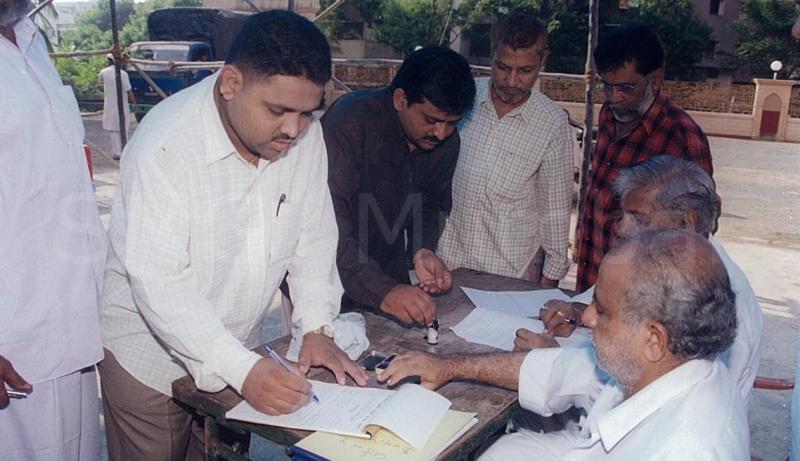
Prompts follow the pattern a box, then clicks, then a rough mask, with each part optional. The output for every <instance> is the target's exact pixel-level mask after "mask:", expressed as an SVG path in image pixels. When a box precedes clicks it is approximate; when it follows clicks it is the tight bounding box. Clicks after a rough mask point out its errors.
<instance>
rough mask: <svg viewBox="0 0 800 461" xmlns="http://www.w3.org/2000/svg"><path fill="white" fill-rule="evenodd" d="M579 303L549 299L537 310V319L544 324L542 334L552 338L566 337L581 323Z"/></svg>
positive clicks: (581, 311)
mask: <svg viewBox="0 0 800 461" xmlns="http://www.w3.org/2000/svg"><path fill="white" fill-rule="evenodd" d="M576 305H578V306H581V304H580V303H569V302H566V301H560V300H557V299H551V300H550V301H547V302H546V303H545V304H544V307H542V308H541V309H539V318H540V319H541V320H542V322H543V323H544V333H545V334H548V335H552V336H561V337H567V336H569V335H571V334H572V332H573V331H575V328H577V327H578V325H580V323H581V315H582V314H583V309H581V308H579V307H578V306H576Z"/></svg>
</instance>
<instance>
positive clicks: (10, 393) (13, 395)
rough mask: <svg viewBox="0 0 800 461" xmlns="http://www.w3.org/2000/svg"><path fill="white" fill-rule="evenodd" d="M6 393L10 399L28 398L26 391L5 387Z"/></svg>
mask: <svg viewBox="0 0 800 461" xmlns="http://www.w3.org/2000/svg"><path fill="white" fill-rule="evenodd" d="M6 394H8V396H9V397H11V398H12V399H26V398H28V393H27V392H19V391H12V390H11V389H6Z"/></svg>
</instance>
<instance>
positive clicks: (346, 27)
mask: <svg viewBox="0 0 800 461" xmlns="http://www.w3.org/2000/svg"><path fill="white" fill-rule="evenodd" d="M335 1H336V0H321V1H320V12H322V11H325V9H326V8H328V7H329V6H331V5H332V4H333V3H334V2H335ZM383 3H384V0H347V1H345V2H344V3H342V4H340V5H339V6H338V7H337V8H336V10H334V11H333V12H332V13H331V14H330V15H329V16H327V17H326V18H325V19H323V20H322V21H321V22H317V23H316V25H317V26H318V27H319V28H320V30H322V32H323V33H324V34H325V35H326V36H327V37H328V40H330V41H331V42H332V43H333V44H335V43H336V41H337V40H342V39H359V38H362V29H363V26H364V25H366V26H367V27H373V26H374V25H375V23H376V22H377V21H379V20H380V18H381V11H382V10H383Z"/></svg>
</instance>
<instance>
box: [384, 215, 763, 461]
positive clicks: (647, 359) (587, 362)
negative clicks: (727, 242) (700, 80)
mask: <svg viewBox="0 0 800 461" xmlns="http://www.w3.org/2000/svg"><path fill="white" fill-rule="evenodd" d="M596 288H597V289H596V290H595V293H594V298H593V301H592V304H590V305H589V307H588V308H587V309H586V310H585V311H584V313H583V322H584V323H585V324H586V326H588V327H589V328H591V329H592V342H593V344H594V348H563V349H562V348H549V349H536V350H533V351H530V352H527V353H520V352H510V353H501V354H487V355H472V356H456V357H438V356H436V355H432V354H425V353H421V352H414V353H409V354H403V355H401V356H398V357H396V358H395V359H394V360H393V361H392V363H391V364H390V365H389V367H388V368H387V369H386V371H384V372H383V373H382V374H381V376H380V378H379V379H381V380H385V381H387V382H388V383H389V384H390V385H394V384H397V383H398V382H399V381H401V380H402V379H404V378H406V377H407V376H411V375H416V376H419V377H420V380H421V383H422V385H423V386H426V387H428V388H437V387H439V386H441V385H443V384H444V383H446V382H448V381H452V380H477V381H483V382H487V383H489V384H493V385H495V386H501V387H505V388H508V389H514V390H519V402H520V405H521V406H522V407H523V408H525V409H526V410H530V411H533V412H536V413H538V414H541V415H545V416H547V415H551V414H554V413H559V412H562V411H564V410H566V409H567V408H569V407H571V406H577V407H580V408H583V409H585V410H586V411H587V415H586V417H585V418H581V421H580V423H579V424H578V426H577V427H576V428H572V429H568V430H563V431H559V432H551V433H547V434H542V433H537V432H530V431H524V432H517V433H515V434H510V435H506V436H503V437H501V438H500V439H498V440H497V441H496V442H495V443H494V444H492V445H491V446H489V448H488V449H487V450H486V451H485V452H484V453H483V454H482V455H481V456H480V458H479V459H480V460H504V461H505V460H512V459H526V460H527V459H547V460H550V459H553V460H556V459H557V460H605V459H622V460H632V459H648V460H675V459H684V458H685V459H693V460H694V459H698V460H710V459H719V460H726V461H736V460H742V461H744V460H749V459H750V455H749V451H750V441H749V438H750V437H749V428H748V425H747V413H746V410H745V407H744V403H743V402H742V398H741V395H740V394H739V392H737V390H736V386H735V384H734V381H733V379H732V378H731V376H730V374H729V372H728V369H727V368H726V367H725V365H724V364H722V363H721V362H720V361H719V360H716V359H715V358H716V357H717V355H718V354H720V353H721V352H723V351H725V350H726V349H728V348H729V347H730V345H731V344H732V343H733V341H734V337H735V335H736V306H735V304H734V294H733V292H732V291H731V288H730V282H729V280H728V275H727V271H726V268H725V266H724V264H723V262H722V260H721V259H720V257H719V255H718V254H717V252H716V251H715V249H714V248H713V247H712V246H711V244H710V243H709V242H708V240H707V239H705V238H703V237H702V236H700V235H698V234H696V233H692V232H688V231H685V230H670V231H662V232H658V233H656V232H650V231H646V232H641V233H639V234H638V235H635V236H633V237H632V238H630V239H629V240H626V241H624V242H622V243H621V244H620V245H618V246H616V247H615V248H613V249H612V250H611V252H609V253H608V254H607V255H606V257H605V259H604V260H603V262H602V264H601V265H600V272H599V276H598V279H597V287H596Z"/></svg>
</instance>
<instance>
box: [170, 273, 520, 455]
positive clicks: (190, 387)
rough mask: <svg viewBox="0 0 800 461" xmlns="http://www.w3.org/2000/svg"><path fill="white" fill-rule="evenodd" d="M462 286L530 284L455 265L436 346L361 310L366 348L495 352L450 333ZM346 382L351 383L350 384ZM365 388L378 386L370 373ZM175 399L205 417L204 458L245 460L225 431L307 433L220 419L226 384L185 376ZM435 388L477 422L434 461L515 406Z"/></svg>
mask: <svg viewBox="0 0 800 461" xmlns="http://www.w3.org/2000/svg"><path fill="white" fill-rule="evenodd" d="M461 286H466V287H472V288H479V289H484V290H496V291H510V290H530V289H534V286H533V285H532V284H531V283H529V282H526V281H524V280H519V279H512V278H507V277H501V276H498V275H492V274H487V273H484V272H476V271H468V270H463V269H459V270H456V271H454V272H453V289H452V290H451V291H450V292H449V293H447V294H445V295H442V296H439V297H436V298H435V301H436V305H437V318H438V319H439V325H440V330H439V332H440V335H439V344H438V345H436V346H431V345H429V344H428V343H427V342H426V341H425V339H424V335H425V331H424V329H422V328H418V327H417V328H412V327H407V326H403V325H401V324H399V323H397V322H395V321H394V320H391V319H389V318H388V317H384V316H382V315H379V314H377V313H374V312H363V314H364V316H365V317H366V319H367V336H368V337H369V340H370V347H369V349H368V351H372V350H378V351H381V352H385V353H401V352H405V351H409V350H416V351H426V352H430V353H434V354H440V355H451V354H475V353H485V352H496V351H497V349H495V348H492V347H489V346H483V345H480V344H473V343H468V342H466V341H464V340H463V339H461V338H459V337H458V336H456V335H455V334H454V333H453V332H452V331H451V330H450V327H452V326H454V325H455V324H457V323H458V322H460V321H461V320H462V319H463V318H464V317H466V316H467V314H469V313H470V311H472V309H473V308H474V306H473V305H472V303H471V302H470V301H469V300H468V299H467V296H466V295H465V294H464V292H463V291H461V290H460V289H459V288H458V287H461ZM289 340H290V338H289V337H288V336H286V337H283V338H280V339H277V340H275V341H273V342H272V343H270V345H271V346H272V347H273V348H274V349H275V350H276V351H278V352H279V353H282V354H283V353H285V352H286V350H287V349H288V347H289ZM308 376H309V378H312V379H317V380H322V381H329V382H332V381H333V375H332V374H331V373H330V372H328V371H327V370H325V369H313V370H312V371H311V372H310V373H309V375H308ZM351 384H352V382H351ZM369 386H372V387H383V385H381V384H379V383H378V382H377V381H376V380H375V377H374V375H372V374H371V377H370V382H369ZM172 392H173V397H174V398H175V400H177V401H179V402H181V403H183V404H185V405H188V406H190V407H191V408H193V409H194V410H196V411H197V412H198V413H199V414H200V415H201V416H203V418H204V420H205V448H206V457H207V459H209V460H218V459H228V460H246V459H248V458H247V457H246V455H244V454H242V452H246V445H245V446H244V447H243V446H241V445H238V444H235V443H234V444H231V443H226V442H223V441H222V440H223V439H233V440H235V439H236V436H233V437H231V431H232V432H233V433H235V434H239V435H240V437H241V436H245V435H247V433H253V434H258V435H259V436H261V437H264V438H266V439H268V440H272V441H273V442H276V443H279V444H281V445H287V446H288V445H292V444H294V443H296V442H297V441H299V440H300V439H302V438H304V437H306V436H307V435H309V434H310V432H307V431H299V430H294V429H286V428H280V427H272V426H265V425H258V424H248V423H243V422H239V421H231V420H227V419H225V416H224V415H225V412H227V411H228V410H230V409H231V408H233V407H234V406H235V405H236V404H238V403H239V402H240V401H241V400H242V399H241V397H240V396H239V395H238V394H237V393H236V392H235V391H233V390H232V389H230V388H228V389H225V390H223V391H221V392H217V393H213V394H210V393H206V392H201V391H198V390H197V388H196V387H195V385H194V383H193V381H192V379H191V378H189V377H188V376H186V377H183V378H181V379H178V380H176V381H175V382H173V383H172ZM438 392H439V393H440V394H442V395H443V396H445V397H446V398H448V399H449V400H450V401H451V402H452V403H453V405H452V407H451V408H452V409H454V410H461V411H469V412H475V413H477V417H478V424H476V425H475V426H473V427H472V428H471V429H470V430H469V431H468V432H467V433H466V434H464V435H462V436H461V437H460V438H459V439H458V440H457V441H456V442H455V443H454V444H452V445H451V446H450V447H449V448H448V449H447V450H446V451H444V452H443V453H442V454H441V455H440V456H439V460H448V461H449V460H457V459H463V458H466V457H467V455H469V453H471V452H472V451H473V450H475V449H476V448H477V447H478V446H479V445H480V444H482V443H483V442H484V441H486V439H488V438H489V437H490V436H491V435H492V434H494V433H495V432H497V431H498V430H499V429H500V428H502V427H503V426H504V425H505V424H506V422H507V421H508V419H509V418H510V417H511V415H512V413H513V412H514V411H516V410H517V409H518V408H519V404H518V402H517V393H516V392H512V391H508V390H505V389H500V388H497V387H492V386H488V385H484V384H479V383H474V382H451V383H448V384H446V385H445V386H443V387H441V388H440V389H439V390H438Z"/></svg>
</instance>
